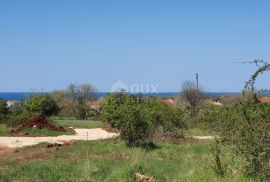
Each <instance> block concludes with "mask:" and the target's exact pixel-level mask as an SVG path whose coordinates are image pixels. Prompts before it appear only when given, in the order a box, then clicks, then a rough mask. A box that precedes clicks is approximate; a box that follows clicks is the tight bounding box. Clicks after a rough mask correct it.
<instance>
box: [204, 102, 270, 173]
mask: <svg viewBox="0 0 270 182" xmlns="http://www.w3.org/2000/svg"><path fill="white" fill-rule="evenodd" d="M269 113H270V105H269V104H263V103H257V102H256V101H255V100H250V99H246V98H245V99H242V100H241V101H238V102H236V103H233V104H231V105H229V106H224V107H215V108H212V110H210V111H209V112H208V113H206V117H205V119H206V120H205V121H207V122H208V124H209V125H208V126H209V127H211V128H212V129H215V131H216V132H217V133H218V135H219V137H220V140H221V141H222V144H223V145H225V146H227V147H230V148H231V149H232V150H233V151H234V154H235V155H237V156H238V157H241V158H243V159H244V160H245V161H246V163H247V165H246V172H247V173H248V174H253V175H261V176H263V177H270V166H269V164H270V132H269V131H270V115H269Z"/></svg>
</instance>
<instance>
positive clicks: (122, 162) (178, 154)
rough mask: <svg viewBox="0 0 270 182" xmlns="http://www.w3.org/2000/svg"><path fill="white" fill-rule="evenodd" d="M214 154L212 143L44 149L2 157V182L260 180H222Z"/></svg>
mask: <svg viewBox="0 0 270 182" xmlns="http://www.w3.org/2000/svg"><path fill="white" fill-rule="evenodd" d="M209 152H210V141H185V142H184V141H183V143H180V144H170V143H160V144H159V145H158V147H157V148H156V149H153V150H146V149H143V148H127V147H126V145H125V144H124V143H123V142H122V141H121V140H119V139H115V140H106V141H91V142H76V143H75V144H74V145H72V146H67V147H62V148H60V149H56V148H49V149H48V148H46V144H41V145H38V146H33V147H26V148H23V149H19V150H17V151H16V152H15V153H13V154H8V155H1V156H0V169H1V170H0V181H14V180H18V181H19V180H21V181H30V182H31V181H33V182H35V181H47V182H51V181H70V182H71V181H93V182H95V181H96V182H100V181H105V182H115V181H131V182H132V181H136V179H135V178H134V174H135V173H137V172H138V173H140V174H143V175H147V176H152V177H154V178H155V180H157V181H162V182H166V181H168V182H174V181H179V182H182V181H186V182H193V181H194V182H200V181H202V182H203V181H205V182H208V181H211V182H215V181H221V182H238V181H240V182H249V181H250V182H252V181H256V179H252V178H247V177H242V176H241V175H239V174H238V175H234V176H233V175H231V176H227V177H225V178H220V177H217V176H216V175H215V173H214V171H213V170H212V168H211V167H210V159H209ZM257 181H258V180H257Z"/></svg>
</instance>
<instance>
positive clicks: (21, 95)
mask: <svg viewBox="0 0 270 182" xmlns="http://www.w3.org/2000/svg"><path fill="white" fill-rule="evenodd" d="M42 94H47V93H45V92H42V93H40V92H0V98H2V99H4V100H17V101H21V100H25V99H26V98H28V97H30V96H32V95H42ZM107 94H108V92H99V93H97V97H98V98H102V97H104V96H106V95H107ZM239 94H240V93H236V92H208V93H206V95H207V96H209V97H219V96H223V95H239ZM142 95H143V96H157V97H175V96H178V95H179V92H160V93H157V94H142Z"/></svg>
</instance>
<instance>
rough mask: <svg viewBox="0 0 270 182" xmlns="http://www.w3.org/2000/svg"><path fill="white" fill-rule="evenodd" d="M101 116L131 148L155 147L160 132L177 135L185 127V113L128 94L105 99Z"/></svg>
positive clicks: (153, 99) (158, 102) (152, 100)
mask: <svg viewBox="0 0 270 182" xmlns="http://www.w3.org/2000/svg"><path fill="white" fill-rule="evenodd" d="M101 113H102V118H103V120H104V121H105V122H109V123H110V124H111V125H112V126H113V127H116V128H117V129H119V130H120V133H121V137H122V139H124V140H125V141H126V142H127V145H129V146H142V145H149V144H153V136H154V134H155V133H156V132H158V131H159V132H163V133H166V132H175V131H176V130H177V129H182V128H184V126H185V125H184V122H183V118H182V113H181V112H179V111H177V110H175V109H174V108H172V107H170V106H167V105H166V104H164V103H163V102H162V101H161V100H159V99H157V98H149V97H148V98H143V97H141V96H132V95H127V94H125V93H122V95H121V94H120V95H119V93H118V94H117V95H112V94H111V95H108V96H107V97H105V99H104V104H103V109H102V112H101Z"/></svg>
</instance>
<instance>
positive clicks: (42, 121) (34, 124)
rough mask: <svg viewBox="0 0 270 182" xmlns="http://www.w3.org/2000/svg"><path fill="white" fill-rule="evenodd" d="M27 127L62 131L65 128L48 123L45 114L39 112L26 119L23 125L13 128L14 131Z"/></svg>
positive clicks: (64, 130)
mask: <svg viewBox="0 0 270 182" xmlns="http://www.w3.org/2000/svg"><path fill="white" fill-rule="evenodd" d="M27 128H38V129H47V130H52V131H63V132H66V129H65V128H63V127H61V126H55V125H53V124H50V123H49V122H48V120H47V118H46V116H44V115H42V114H39V115H36V116H34V117H32V118H31V119H30V120H28V121H26V122H25V123H24V124H23V125H21V126H19V127H18V128H16V129H15V131H14V132H15V133H18V132H20V131H23V130H25V129H27Z"/></svg>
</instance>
